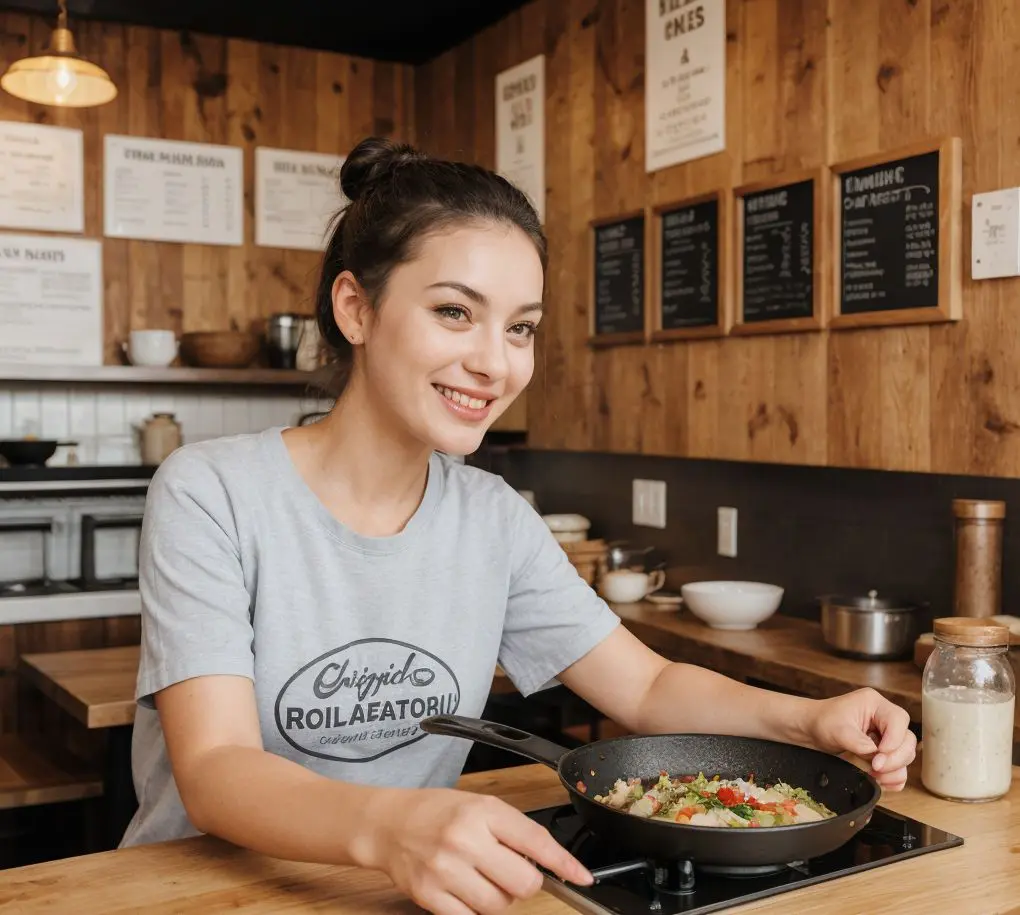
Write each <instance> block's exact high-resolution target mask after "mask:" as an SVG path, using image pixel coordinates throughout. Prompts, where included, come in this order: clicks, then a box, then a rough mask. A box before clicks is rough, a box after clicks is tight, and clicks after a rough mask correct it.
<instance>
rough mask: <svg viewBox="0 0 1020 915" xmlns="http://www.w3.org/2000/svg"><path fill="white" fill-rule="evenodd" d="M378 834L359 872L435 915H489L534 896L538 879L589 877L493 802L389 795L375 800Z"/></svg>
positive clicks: (421, 793) (524, 820)
mask: <svg viewBox="0 0 1020 915" xmlns="http://www.w3.org/2000/svg"><path fill="white" fill-rule="evenodd" d="M379 808H380V809H379V811H378V817H379V821H378V822H379V828H378V829H377V830H375V834H374V836H373V839H372V840H371V842H370V845H371V846H372V850H371V851H370V852H369V856H368V860H366V862H365V863H366V864H367V865H368V866H369V867H375V868H378V869H379V870H383V871H385V872H386V873H387V874H389V876H390V879H391V880H393V882H394V883H395V884H396V885H397V887H398V888H399V889H400V890H401V891H402V892H404V893H406V894H407V895H408V896H410V897H411V899H413V900H414V901H415V902H416V903H418V905H420V906H421V907H422V908H424V909H427V910H428V911H430V912H434V913H436V915H468V913H477V915H495V913H498V912H502V911H504V910H505V909H506V908H507V907H508V906H510V905H511V904H512V903H513V902H515V901H516V900H519V899H526V898H528V897H530V896H534V895H535V894H536V893H538V892H539V890H541V888H542V875H541V873H540V872H539V870H538V868H537V867H535V865H534V864H532V863H531V862H530V861H528V860H525V857H527V858H530V859H532V860H533V861H536V862H538V863H539V864H541V865H542V866H543V867H547V868H549V870H551V871H553V872H554V873H556V874H557V875H559V876H560V877H562V878H563V879H564V880H568V881H570V882H572V883H575V884H581V885H588V884H590V883H591V874H589V873H588V871H587V870H586V869H585V868H584V867H583V866H582V865H581V864H580V862H578V861H577V860H576V859H575V858H574V857H573V856H572V855H571V854H570V853H569V852H567V850H566V849H565V848H563V846H561V845H560V844H559V843H558V842H557V841H556V840H555V839H553V837H552V836H551V835H550V834H549V832H548V830H546V829H544V828H542V827H541V826H540V825H539V824H538V823H536V822H535V821H534V820H531V819H529V818H528V817H526V816H525V815H524V814H523V813H521V812H520V811H519V810H516V809H515V808H513V807H511V806H510V805H509V804H507V803H505V802H504V801H501V800H499V799H497V798H495V797H491V796H488V795H481V794H471V793H468V792H464V791H455V790H449V789H436V788H417V789H395V790H394V791H393V792H392V793H390V792H382V793H381V795H380V798H379Z"/></svg>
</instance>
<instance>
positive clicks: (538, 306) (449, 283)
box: [425, 280, 543, 314]
mask: <svg viewBox="0 0 1020 915" xmlns="http://www.w3.org/2000/svg"><path fill="white" fill-rule="evenodd" d="M440 287H443V288H446V289H455V290H456V291H457V292H459V293H460V294H461V295H464V296H467V298H469V299H471V301H472V302H475V303H477V304H478V305H483V306H488V305H489V299H488V298H487V297H486V296H485V295H484V294H483V293H481V292H479V291H478V290H477V289H472V288H471V287H470V286H465V285H464V284H463V283H458V282H457V281H456V280H441V281H440V282H438V283H431V284H429V285H428V286H426V287H425V288H426V289H439V288H440ZM542 310H543V305H542V303H541V302H532V303H530V304H528V305H521V306H520V307H519V308H516V309H514V314H523V313H524V312H528V311H542Z"/></svg>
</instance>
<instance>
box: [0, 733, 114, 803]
mask: <svg viewBox="0 0 1020 915" xmlns="http://www.w3.org/2000/svg"><path fill="white" fill-rule="evenodd" d="M102 793H103V780H102V778H101V777H100V776H99V775H98V774H97V773H95V772H92V771H90V770H89V769H88V768H87V767H86V766H85V765H84V764H83V763H81V762H79V761H77V760H74V759H71V758H68V757H66V755H60V756H58V755H57V754H50V753H47V752H45V751H43V750H41V749H40V748H39V747H38V745H37V744H36V743H35V742H33V741H31V740H30V739H28V738H25V737H22V736H20V735H17V734H6V735H3V736H0V810H13V809H15V808H20V807H35V806H38V805H40V804H56V803H62V802H64V801H79V800H84V799H85V798H92V797H99V796H100V795H101V794H102Z"/></svg>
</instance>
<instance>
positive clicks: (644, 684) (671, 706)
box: [557, 626, 916, 790]
mask: <svg viewBox="0 0 1020 915" xmlns="http://www.w3.org/2000/svg"><path fill="white" fill-rule="evenodd" d="M557 679H558V680H559V681H560V682H561V683H562V684H563V685H564V686H566V687H567V688H568V689H570V690H571V691H572V692H575V693H577V695H579V696H580V697H581V698H582V699H584V700H585V701H586V702H588V703H589V704H591V705H592V706H594V707H595V708H597V709H598V710H599V711H600V712H602V713H603V714H604V715H606V716H607V717H609V718H610V719H612V720H614V721H616V722H618V723H619V724H621V725H622V726H623V727H625V728H627V729H628V730H629V731H632V732H634V733H637V734H657V733H659V734H661V733H669V732H677V731H685V732H696V733H706V734H734V735H741V736H745V737H762V738H766V739H769V740H779V741H782V742H785V743H795V744H800V745H802V746H809V747H815V748H817V749H819V750H824V751H826V752H831V753H841V752H850V753H854V754H856V755H857V756H859V757H861V758H862V759H868V760H870V763H871V767H872V770H873V774H874V775H875V777H876V778H877V779H878V781H879V783H880V784H881V785H882V786H883V787H884V788H887V789H890V790H899V789H900V788H902V787H903V785H904V784H905V782H906V778H907V769H906V767H907V766H908V765H909V764H910V763H911V762H912V761H913V759H914V754H915V749H916V740H915V738H914V735H913V733H912V732H911V731H910V730H909V728H908V724H909V722H910V719H909V716H908V715H907V713H906V712H905V711H904V710H903V709H902V708H900V707H899V706H897V705H894V704H893V703H891V702H889V701H888V700H887V699H885V698H884V697H882V696H881V695H880V694H879V693H877V692H876V691H875V690H872V689H859V690H855V691H853V692H850V693H846V694H845V695H842V696H836V697H833V698H831V699H806V698H802V697H798V696H789V695H786V694H784V693H778V692H773V691H772V690H767V689H758V688H757V687H753V686H748V685H746V684H744V683H740V682H738V681H736V680H733V679H730V678H729V677H725V676H723V675H722V674H718V673H715V672H714V671H711V670H706V669H705V668H702V667H697V666H695V665H693V664H680V663H674V662H670V661H667V660H666V659H665V658H663V657H661V656H660V655H658V654H656V653H655V652H654V651H652V650H651V649H650V648H648V647H647V646H646V645H644V644H643V643H642V642H640V641H639V640H638V639H637V638H636V637H635V636H634V635H633V634H632V633H631V632H629V631H628V630H627V629H625V628H624V627H623V626H618V627H617V628H616V629H615V630H613V632H612V633H611V634H610V635H609V636H608V637H607V638H605V639H604V640H603V641H602V642H601V643H600V644H599V645H597V646H596V647H595V648H594V649H592V650H591V651H590V652H588V654H586V655H585V656H584V657H583V658H581V659H580V660H579V661H577V662H575V663H574V664H572V665H571V666H570V667H568V668H567V669H566V670H564V671H563V672H562V673H561V674H560V675H559V676H558V678H557Z"/></svg>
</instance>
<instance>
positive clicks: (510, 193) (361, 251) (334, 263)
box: [315, 137, 547, 394]
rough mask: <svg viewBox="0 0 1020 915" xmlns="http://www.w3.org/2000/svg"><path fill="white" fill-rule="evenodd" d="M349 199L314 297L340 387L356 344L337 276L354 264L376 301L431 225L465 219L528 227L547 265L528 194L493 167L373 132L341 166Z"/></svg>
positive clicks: (436, 226)
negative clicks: (438, 155)
mask: <svg viewBox="0 0 1020 915" xmlns="http://www.w3.org/2000/svg"><path fill="white" fill-rule="evenodd" d="M340 189H341V190H342V191H343V193H344V195H345V196H346V197H347V199H348V200H349V201H350V203H349V204H348V205H347V206H346V207H344V209H342V210H341V211H340V212H339V213H337V214H336V216H335V217H334V220H335V225H334V226H333V230H332V232H331V233H330V237H329V241H328V242H327V245H326V251H325V254H324V255H323V259H322V270H321V273H320V275H319V284H318V288H317V290H316V296H315V315H316V320H317V322H318V326H319V333H320V334H321V336H322V339H323V341H324V343H325V345H326V348H327V350H328V351H329V354H330V356H331V357H332V361H333V362H334V363H335V366H336V370H337V371H336V376H335V378H334V393H337V394H339V393H340V392H341V391H342V390H343V387H344V385H345V384H346V382H347V379H348V378H349V376H350V370H351V366H352V364H353V359H354V350H353V347H352V346H351V344H350V342H348V340H347V339H346V338H345V337H344V335H343V334H342V333H340V328H339V327H337V324H336V320H335V319H334V317H333V283H334V282H335V281H336V278H337V277H338V276H339V275H340V274H341V273H342V272H343V271H344V270H349V271H350V272H351V273H352V274H353V275H354V276H355V278H356V279H357V280H358V282H359V283H360V284H361V287H362V288H363V289H364V290H365V293H366V294H367V295H368V296H369V298H370V300H371V301H372V302H373V303H378V301H379V298H380V296H381V295H382V292H383V290H384V289H385V287H386V281H387V280H388V279H389V276H390V273H391V272H392V271H393V269H394V268H395V267H397V266H399V265H400V264H403V263H406V262H407V261H409V260H411V259H413V258H414V257H415V256H416V255H417V252H418V250H419V248H420V245H421V243H422V241H423V240H424V239H425V236H426V235H427V234H429V233H430V232H434V231H438V230H441V229H445V228H449V227H452V226H454V225H456V224H458V223H470V222H497V223H503V224H504V225H507V226H516V227H517V228H519V229H521V230H522V231H523V232H524V233H525V234H526V235H527V236H528V237H529V238H530V239H531V241H532V242H533V243H534V245H535V248H536V249H537V251H538V254H539V257H540V258H541V261H542V270H543V271H544V270H545V268H546V265H547V253H546V239H545V233H544V232H543V231H542V226H541V223H540V222H539V219H538V214H537V213H536V212H535V208H534V207H533V206H532V205H531V203H530V201H529V200H528V198H527V196H526V195H525V194H524V193H523V192H521V191H520V190H518V189H517V188H516V187H514V186H513V185H512V184H511V183H510V182H509V181H507V180H506V179H505V178H503V177H501V176H500V175H497V174H496V173H495V172H492V171H490V170H488V169H486V168H482V167H480V166H477V165H468V164H466V163H462V162H452V161H448V160H445V159H433V158H430V157H428V156H426V155H424V154H423V153H420V152H418V151H417V150H416V149H414V148H413V147H411V146H408V145H406V144H396V143H393V142H392V141H390V140H385V139H381V138H378V137H369V138H368V139H365V140H362V141H361V142H360V143H359V144H358V145H357V146H356V147H355V148H354V149H353V150H352V151H351V153H350V155H349V156H348V157H347V159H346V161H345V162H344V164H343V167H342V168H341V169H340Z"/></svg>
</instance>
